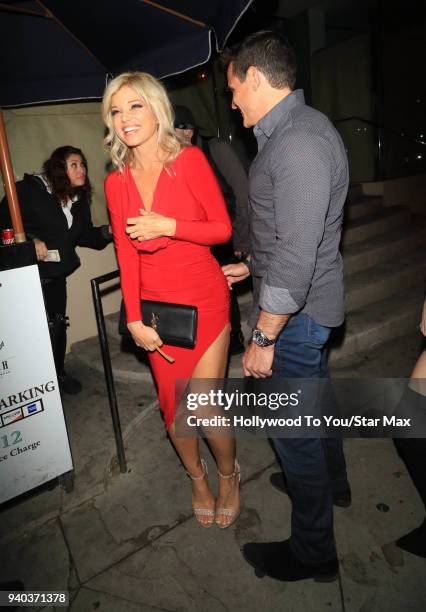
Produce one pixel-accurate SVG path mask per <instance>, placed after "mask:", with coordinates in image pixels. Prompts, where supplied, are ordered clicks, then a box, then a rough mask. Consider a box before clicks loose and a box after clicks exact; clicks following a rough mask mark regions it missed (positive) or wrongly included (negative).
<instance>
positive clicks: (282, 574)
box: [243, 540, 339, 582]
mask: <svg viewBox="0 0 426 612" xmlns="http://www.w3.org/2000/svg"><path fill="white" fill-rule="evenodd" d="M243 556H244V559H245V560H246V561H247V563H250V565H251V566H253V567H254V570H255V574H256V576H257V577H258V578H263V577H264V576H269V577H270V578H274V579H275V580H281V581H282V582H296V581H297V580H307V579H308V578H313V580H314V581H315V582H333V581H334V580H336V578H337V575H338V572H339V563H338V561H337V558H334V559H331V560H330V561H324V562H323V563H315V564H307V563H302V561H300V560H299V559H298V558H297V557H296V555H295V554H294V553H293V551H292V550H291V548H290V541H289V540H285V541H284V542H268V543H263V544H258V543H254V542H252V543H250V544H244V546H243Z"/></svg>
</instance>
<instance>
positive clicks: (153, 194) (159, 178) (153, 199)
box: [127, 166, 164, 212]
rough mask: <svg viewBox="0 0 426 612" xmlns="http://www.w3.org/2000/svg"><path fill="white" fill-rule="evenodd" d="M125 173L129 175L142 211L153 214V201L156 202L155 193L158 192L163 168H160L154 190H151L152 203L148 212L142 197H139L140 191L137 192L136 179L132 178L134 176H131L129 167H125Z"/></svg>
mask: <svg viewBox="0 0 426 612" xmlns="http://www.w3.org/2000/svg"><path fill="white" fill-rule="evenodd" d="M127 171H128V173H129V174H130V178H131V181H132V183H133V186H134V188H135V191H136V193H137V194H138V197H139V200H140V203H141V204H142V208H143V209H144V210H145V211H146V212H155V211H154V204H155V201H156V198H157V192H158V187H159V185H160V180H161V177H162V175H163V172H164V166H163V167H162V168H161V170H160V174H159V175H158V178H157V182H156V183H155V187H154V190H153V192H152V202H151V206H150V208H149V210H148V208H147V207H146V206H145V202H144V201H143V197H142V196H141V193H140V191H139V188H138V185H137V183H136V179H135V177H134V176H133V174H132V170H131V168H130V166H127Z"/></svg>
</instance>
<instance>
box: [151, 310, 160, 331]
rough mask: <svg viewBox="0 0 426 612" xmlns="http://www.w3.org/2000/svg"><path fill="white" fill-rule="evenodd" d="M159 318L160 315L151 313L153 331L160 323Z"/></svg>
mask: <svg viewBox="0 0 426 612" xmlns="http://www.w3.org/2000/svg"><path fill="white" fill-rule="evenodd" d="M159 318H160V315H159V314H156V313H155V312H152V313H151V327H152V329H157V323H158V320H159Z"/></svg>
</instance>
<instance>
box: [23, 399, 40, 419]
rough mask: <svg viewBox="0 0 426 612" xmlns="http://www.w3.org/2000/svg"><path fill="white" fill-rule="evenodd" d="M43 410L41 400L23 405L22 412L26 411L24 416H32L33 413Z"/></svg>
mask: <svg viewBox="0 0 426 612" xmlns="http://www.w3.org/2000/svg"><path fill="white" fill-rule="evenodd" d="M42 410H43V406H42V405H41V402H40V400H38V401H37V402H34V403H32V404H27V405H26V406H23V407H22V412H23V413H24V417H26V416H31V415H32V414H35V413H36V412H41V411H42Z"/></svg>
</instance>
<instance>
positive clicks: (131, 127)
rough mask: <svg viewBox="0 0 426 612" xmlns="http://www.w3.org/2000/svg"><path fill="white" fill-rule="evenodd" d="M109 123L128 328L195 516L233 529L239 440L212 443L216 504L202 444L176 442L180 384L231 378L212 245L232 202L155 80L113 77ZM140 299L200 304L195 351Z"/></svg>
mask: <svg viewBox="0 0 426 612" xmlns="http://www.w3.org/2000/svg"><path fill="white" fill-rule="evenodd" d="M103 119H104V121H105V124H106V126H107V128H108V135H107V137H106V141H105V142H106V145H107V147H108V148H109V151H110V154H111V159H112V162H113V164H114V166H115V168H116V170H115V171H114V172H112V173H111V174H110V175H109V176H108V177H107V179H106V181H105V193H106V198H107V202H108V209H109V213H110V217H111V225H112V230H113V235H114V241H115V246H116V251H117V257H118V263H119V267H120V276H121V287H122V292H123V298H124V303H125V307H126V314H127V322H128V323H127V326H128V329H129V331H130V333H131V335H132V337H133V340H134V341H135V343H136V344H137V345H138V346H140V347H142V348H144V349H145V350H146V351H148V356H149V360H150V364H151V367H152V370H153V373H154V377H155V380H156V383H157V386H158V396H159V403H160V408H161V410H162V412H163V416H164V420H165V425H166V428H167V431H168V433H169V436H170V439H171V441H172V443H173V444H174V446H175V448H176V450H177V452H178V454H179V456H180V458H181V461H182V463H183V465H184V467H185V469H186V471H187V473H188V475H189V476H190V478H191V483H192V504H193V509H194V514H195V517H196V519H197V520H198V522H199V523H200V524H201V525H203V526H204V527H210V526H211V525H213V524H214V523H216V524H218V526H219V527H221V528H226V527H229V526H230V525H231V524H232V523H233V522H234V521H235V519H236V517H237V515H238V513H239V508H240V501H239V480H240V470H239V465H238V462H237V460H236V456H235V439H234V438H231V437H229V436H214V437H210V438H209V439H208V442H209V446H210V448H211V450H212V452H213V454H214V457H215V460H216V463H217V468H218V475H219V476H218V481H219V496H218V499H217V500H215V499H214V496H213V494H212V492H211V490H210V488H209V484H208V481H207V467H206V464H205V462H204V460H203V459H201V457H200V453H199V441H198V438H197V437H194V436H192V437H179V436H177V435H176V430H175V423H174V420H175V411H176V392H175V383H176V380H177V379H181V378H187V379H189V378H223V377H224V375H225V368H226V362H227V354H228V347H229V293H228V287H227V283H226V280H225V277H224V275H223V273H222V272H221V270H220V267H219V265H218V263H217V262H216V260H215V259H214V257H213V256H212V255H211V253H210V248H209V247H210V245H214V244H218V243H221V242H226V241H227V240H228V239H229V237H230V235H231V224H230V221H229V218H228V214H227V211H226V205H225V202H224V200H223V197H222V194H221V191H220V188H219V186H218V184H217V181H216V178H215V176H214V174H213V172H212V170H211V169H210V166H209V164H208V162H207V160H206V158H205V157H204V154H203V153H202V152H201V151H200V150H199V149H198V148H197V147H192V146H190V147H184V146H183V145H182V144H181V143H180V142H179V140H178V139H177V136H176V134H175V131H174V128H173V111H172V107H171V104H170V101H169V99H168V97H167V94H166V91H165V89H164V87H163V85H162V84H161V83H160V82H159V81H157V80H156V79H155V78H154V77H152V76H151V75H149V74H146V73H142V72H135V73H125V74H122V75H120V76H118V77H116V78H115V79H114V80H112V81H111V82H110V83H109V84H108V86H107V88H106V90H105V94H104V98H103ZM141 299H142V300H143V299H149V300H159V301H164V302H173V303H180V304H189V305H194V306H197V307H198V331H197V343H196V347H195V348H194V349H186V348H178V347H173V346H166V345H164V346H163V342H162V340H161V338H160V336H159V335H158V333H157V332H156V331H155V330H154V329H153V328H152V327H148V326H146V325H144V324H143V323H142V321H141V310H140V300H141ZM160 347H163V348H162V349H161V350H163V349H164V352H166V353H167V354H169V355H170V356H171V357H173V358H174V360H175V361H174V363H170V362H169V361H167V360H166V359H165V358H164V357H163V356H162V355H161V353H160V352H159V351H158V349H159V348H160Z"/></svg>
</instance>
